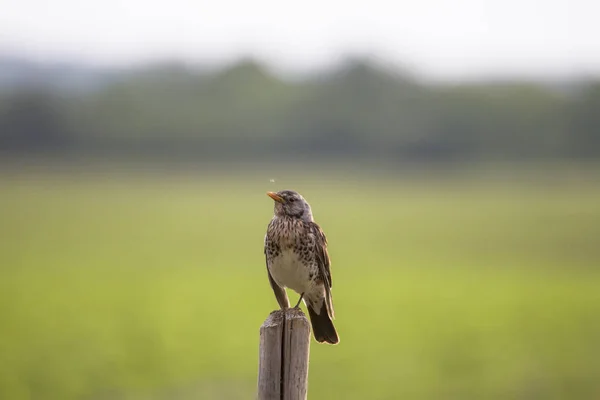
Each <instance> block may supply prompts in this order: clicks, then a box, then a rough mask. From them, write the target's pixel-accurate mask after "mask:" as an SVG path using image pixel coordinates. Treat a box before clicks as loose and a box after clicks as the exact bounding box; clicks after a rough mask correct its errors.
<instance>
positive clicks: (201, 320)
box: [0, 172, 600, 400]
mask: <svg viewBox="0 0 600 400" xmlns="http://www.w3.org/2000/svg"><path fill="white" fill-rule="evenodd" d="M281 175H282V174H281V173H280V174H279V176H278V179H281ZM283 175H284V174H283ZM269 178H270V176H269V175H268V174H264V173H259V172H256V173H252V172H247V173H246V174H245V175H243V176H240V175H239V174H235V173H231V174H229V175H228V174H226V173H224V174H220V175H216V174H209V175H208V177H207V176H206V175H197V176H194V175H192V174H187V175H181V174H177V173H175V172H174V173H173V174H171V175H168V174H163V175H160V176H158V175H156V176H152V175H150V174H107V173H97V174H93V173H87V174H79V175H77V176H75V175H68V174H65V173H54V174H50V173H48V174H41V173H39V172H38V173H20V174H16V175H15V174H13V175H8V174H5V175H3V176H1V177H0V399H7V400H19V399H44V400H46V399H61V400H62V399H252V398H254V393H255V387H256V373H257V366H258V329H259V326H260V325H261V323H262V322H263V320H264V319H265V318H266V317H267V316H268V314H269V312H270V311H272V310H273V309H275V308H276V304H277V303H276V301H275V298H274V296H273V294H272V292H271V289H270V287H269V285H268V281H267V277H266V270H265V265H264V259H263V254H262V240H263V235H264V232H265V229H266V224H267V223H268V221H269V219H270V217H271V214H272V201H271V200H270V199H269V198H268V197H267V196H265V194H264V193H265V191H267V190H274V189H275V190H277V189H286V188H293V189H297V190H299V191H300V192H301V193H303V194H304V195H305V197H306V198H307V200H308V201H309V202H311V204H312V206H313V209H314V214H315V218H316V219H317V221H318V222H319V223H320V225H321V226H322V227H323V229H324V230H325V232H326V233H327V235H328V239H329V244H330V255H331V257H332V272H333V296H334V303H335V307H336V317H337V319H336V325H337V327H338V330H339V333H340V337H341V343H340V345H338V346H326V345H319V344H317V343H315V342H314V341H313V342H312V343H311V364H310V377H309V382H310V383H309V398H311V399H338V398H339V399H395V398H402V399H544V400H546V399H590V400H591V399H598V398H600V186H598V185H590V184H589V183H581V182H579V183H578V182H576V181H560V180H559V181H557V182H553V181H548V182H546V183H544V184H541V183H540V184H531V183H527V182H521V183H510V182H509V181H507V180H485V179H475V180H471V179H465V180H457V181H448V180H446V181H443V182H438V181H434V180H429V181H426V182H425V181H420V180H418V179H399V178H398V179H391V178H386V177H380V178H375V179H371V178H369V177H368V176H365V177H363V178H359V177H354V178H352V179H350V178H348V177H344V176H338V177H336V176H335V175H331V176H329V177H321V176H318V175H316V176H315V175H310V176H309V175H308V174H307V175H306V176H303V177H301V178H302V179H300V178H298V177H297V176H296V177H289V178H287V179H284V180H283V182H282V183H280V181H276V182H275V183H270V182H269ZM294 297H295V295H292V296H291V298H292V299H293V298H294Z"/></svg>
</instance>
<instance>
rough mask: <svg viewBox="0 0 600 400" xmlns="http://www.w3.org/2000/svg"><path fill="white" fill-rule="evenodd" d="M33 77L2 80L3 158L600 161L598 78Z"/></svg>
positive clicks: (258, 73)
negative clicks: (33, 154)
mask: <svg viewBox="0 0 600 400" xmlns="http://www.w3.org/2000/svg"><path fill="white" fill-rule="evenodd" d="M29 68H30V69H29V73H30V75H29V76H28V77H27V75H26V74H25V75H24V76H26V78H25V79H23V73H24V71H26V68H25V67H23V66H18V65H17V66H15V64H14V63H13V69H15V70H14V71H12V72H11V73H12V75H11V74H9V73H8V72H10V71H9V70H8V69H6V70H5V73H4V75H3V76H0V78H3V79H0V150H1V151H2V152H4V153H7V152H8V153H14V154H26V153H31V152H51V153H57V154H83V155H86V154H97V155H103V156H126V157H132V156H150V157H152V156H167V157H169V156H176V157H183V158H186V157H189V158H190V159H209V158H211V157H212V158H215V157H217V158H220V159H222V158H229V157H232V158H233V157H235V158H240V157H242V158H248V159H261V158H264V157H265V156H267V155H268V156H272V155H273V154H277V155H279V156H287V155H293V156H298V155H300V156H302V157H307V156H308V157H314V158H316V159H318V158H324V157H331V156H336V157H343V158H345V157H366V158H377V159H382V160H425V161H434V160H438V161H445V160H471V161H475V160H481V159H486V160H496V159H497V160H530V159H589V158H596V157H598V156H600V81H594V80H588V81H578V82H575V83H570V84H561V85H558V84H543V83H539V82H537V83H536V82H526V81H504V82H491V81H489V82H471V83H465V82H463V83H456V84H450V83H447V82H445V83H439V82H438V83H433V82H426V81H425V82H424V81H422V80H420V79H416V78H414V77H413V76H411V75H410V74H406V73H402V72H398V71H390V70H387V69H385V68H382V67H379V66H378V65H376V64H372V63H370V62H368V61H366V60H361V59H353V60H351V61H348V62H346V63H344V64H342V65H340V66H338V67H337V68H335V69H332V70H328V71H322V72H321V73H318V74H313V75H311V76H306V77H304V78H303V79H295V80H294V79H283V78H281V77H279V76H278V75H276V74H273V73H271V72H270V71H269V69H267V68H264V67H263V66H262V65H261V64H260V63H257V62H254V61H252V60H242V61H239V62H237V63H235V64H233V65H229V66H227V67H223V68H220V69H213V70H209V69H202V68H192V67H189V66H186V65H184V64H176V63H172V64H156V65H153V66H144V67H139V68H130V69H127V70H118V69H111V70H88V71H87V74H86V73H85V71H84V70H77V69H76V68H64V69H62V70H61V69H60V68H55V69H44V68H42V67H39V66H38V67H35V68H34V67H32V66H31V65H29ZM36 68H37V69H36ZM7 71H8V72H7ZM49 71H50V72H49ZM20 73H21V75H19V74H20ZM0 75H2V74H0ZM7 77H8V78H7ZM11 77H12V78H11ZM19 77H20V80H19V79H17V78H19ZM9 78H10V79H9ZM274 151H277V153H275V152H274Z"/></svg>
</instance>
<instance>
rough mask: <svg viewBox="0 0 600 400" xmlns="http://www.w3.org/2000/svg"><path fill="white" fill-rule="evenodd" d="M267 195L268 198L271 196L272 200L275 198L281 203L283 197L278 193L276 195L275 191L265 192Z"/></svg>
mask: <svg viewBox="0 0 600 400" xmlns="http://www.w3.org/2000/svg"><path fill="white" fill-rule="evenodd" d="M267 196H269V197H270V198H272V199H273V200H275V201H276V202H278V203H283V197H281V196H280V195H278V194H277V193H275V192H267Z"/></svg>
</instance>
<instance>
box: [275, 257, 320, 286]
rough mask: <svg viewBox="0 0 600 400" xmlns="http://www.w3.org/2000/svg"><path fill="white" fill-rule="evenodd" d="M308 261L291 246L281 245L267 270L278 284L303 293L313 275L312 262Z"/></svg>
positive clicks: (310, 282)
mask: <svg viewBox="0 0 600 400" xmlns="http://www.w3.org/2000/svg"><path fill="white" fill-rule="evenodd" d="M308 261H309V260H303V259H302V257H301V254H299V253H297V252H295V251H294V249H293V248H287V247H283V248H281V252H280V253H279V255H277V256H276V257H274V258H273V259H272V260H271V262H270V264H269V271H270V272H271V276H272V277H273V279H274V280H275V282H277V284H279V285H280V286H284V287H288V288H290V289H292V290H294V291H295V292H297V293H303V292H306V291H307V290H308V289H309V288H310V286H311V284H312V281H313V279H312V278H313V277H314V272H313V271H312V268H311V267H312V263H310V262H308Z"/></svg>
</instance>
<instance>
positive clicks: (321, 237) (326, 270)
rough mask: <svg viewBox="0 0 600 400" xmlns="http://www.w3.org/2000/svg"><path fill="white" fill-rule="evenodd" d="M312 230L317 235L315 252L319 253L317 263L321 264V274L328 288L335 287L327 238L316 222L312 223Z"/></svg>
mask: <svg viewBox="0 0 600 400" xmlns="http://www.w3.org/2000/svg"><path fill="white" fill-rule="evenodd" d="M310 230H311V232H312V234H313V235H315V241H316V245H315V251H316V253H317V262H318V263H319V272H320V273H321V275H322V276H323V277H325V278H326V280H327V285H326V286H328V287H330V288H331V287H333V284H332V282H331V269H330V264H331V261H330V259H329V253H328V252H327V237H326V236H325V233H324V232H323V230H322V229H321V227H320V226H319V225H318V224H317V223H316V222H310Z"/></svg>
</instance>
